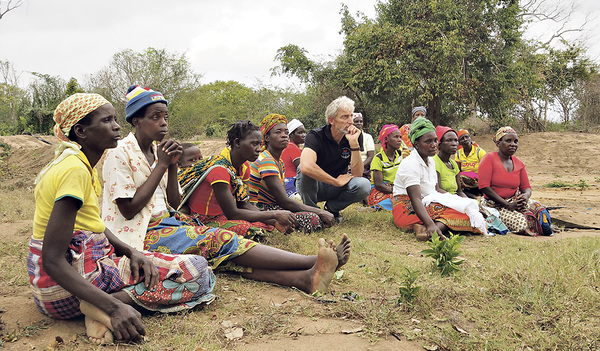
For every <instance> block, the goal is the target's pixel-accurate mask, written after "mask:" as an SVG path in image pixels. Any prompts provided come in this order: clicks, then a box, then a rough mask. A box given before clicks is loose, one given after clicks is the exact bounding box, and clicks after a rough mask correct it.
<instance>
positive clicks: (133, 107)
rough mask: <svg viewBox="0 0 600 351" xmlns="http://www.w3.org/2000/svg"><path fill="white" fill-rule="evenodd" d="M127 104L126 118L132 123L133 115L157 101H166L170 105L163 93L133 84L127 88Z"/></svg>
mask: <svg viewBox="0 0 600 351" xmlns="http://www.w3.org/2000/svg"><path fill="white" fill-rule="evenodd" d="M125 97H126V98H127V106H126V107H125V120H126V121H127V122H128V123H131V121H132V119H133V116H134V115H135V114H136V113H137V112H138V111H139V110H141V109H143V108H144V107H146V106H148V105H152V104H154V103H157V102H164V103H165V105H168V103H167V100H166V99H165V97H164V96H163V94H162V93H160V92H158V91H154V90H152V89H150V88H143V87H141V86H139V85H132V86H130V87H129V89H127V94H126V95H125Z"/></svg>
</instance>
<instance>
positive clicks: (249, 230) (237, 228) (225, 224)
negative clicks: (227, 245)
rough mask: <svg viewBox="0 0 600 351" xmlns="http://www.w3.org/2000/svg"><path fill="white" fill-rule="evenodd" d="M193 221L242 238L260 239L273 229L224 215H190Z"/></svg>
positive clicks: (272, 227) (269, 226)
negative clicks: (227, 231) (195, 220)
mask: <svg viewBox="0 0 600 351" xmlns="http://www.w3.org/2000/svg"><path fill="white" fill-rule="evenodd" d="M192 217H194V218H195V219H197V220H198V221H200V222H201V223H202V224H204V225H205V226H208V227H218V228H221V229H225V230H229V231H232V232H234V233H236V234H237V235H239V236H241V237H242V238H246V239H257V240H258V239H260V238H261V237H265V236H267V235H269V233H270V232H272V231H273V229H275V227H274V226H272V225H268V224H265V223H263V222H248V221H245V220H243V219H228V218H227V217H226V216H225V215H224V214H220V215H216V216H205V215H201V214H198V213H194V214H193V215H192Z"/></svg>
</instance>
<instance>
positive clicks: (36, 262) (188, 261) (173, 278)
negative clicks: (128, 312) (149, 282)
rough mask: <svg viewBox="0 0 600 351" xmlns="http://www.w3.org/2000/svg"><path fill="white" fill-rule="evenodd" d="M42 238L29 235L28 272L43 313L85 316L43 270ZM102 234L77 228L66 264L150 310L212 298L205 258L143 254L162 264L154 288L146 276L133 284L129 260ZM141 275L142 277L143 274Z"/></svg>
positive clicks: (176, 308) (168, 309)
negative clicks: (145, 280)
mask: <svg viewBox="0 0 600 351" xmlns="http://www.w3.org/2000/svg"><path fill="white" fill-rule="evenodd" d="M43 244H44V242H43V241H42V240H36V239H33V238H32V239H30V241H29V255H28V257H27V272H28V273H29V282H30V284H31V288H32V290H33V300H34V301H35V303H36V305H37V307H38V309H39V310H40V312H42V313H43V314H45V315H47V316H50V317H53V318H58V319H68V318H73V317H78V316H81V315H82V313H81V310H80V309H79V299H78V298H77V297H75V296H74V295H73V294H71V293H70V292H68V291H67V290H65V289H64V288H63V287H61V286H60V285H58V284H57V283H56V282H55V281H54V280H53V279H52V278H50V276H49V275H48V274H46V272H44V270H43V268H42V246H43ZM114 251H115V250H114V247H113V246H112V245H111V244H110V243H109V241H108V239H107V238H106V236H105V235H104V233H92V232H84V231H75V232H74V233H73V238H72V239H71V243H70V245H69V248H68V250H67V253H66V254H65V259H66V260H67V262H68V263H69V264H70V265H71V266H72V267H73V269H75V270H76V271H77V273H79V274H80V275H81V276H82V277H84V278H85V279H86V280H87V281H88V282H90V283H91V284H92V285H94V286H96V287H98V288H99V289H100V290H102V291H104V292H106V293H109V294H110V293H113V292H116V291H120V290H124V291H125V292H127V294H128V295H129V296H130V297H131V299H132V300H133V301H134V302H135V303H136V304H137V305H139V306H141V307H143V308H145V309H146V310H150V311H160V312H175V311H180V310H184V309H189V308H192V307H194V306H196V305H198V304H201V303H210V302H211V301H212V300H214V298H215V297H214V295H213V294H212V291H213V288H214V286H215V281H216V279H215V275H214V274H213V272H212V270H211V269H210V267H209V266H208V264H207V262H206V260H205V259H204V258H203V257H200V256H195V255H166V254H162V253H157V252H155V253H150V252H142V253H143V254H144V255H145V256H146V257H147V258H148V259H150V260H151V261H152V262H153V263H154V264H155V265H156V268H158V271H159V273H160V278H159V279H160V281H159V283H158V284H157V286H156V289H155V290H154V291H150V290H148V289H147V288H146V286H145V283H144V280H143V279H141V281H140V282H139V283H137V284H134V283H133V277H132V274H131V267H130V260H129V258H128V257H126V256H121V257H119V256H117V255H116V254H115V253H114ZM142 277H143V275H142Z"/></svg>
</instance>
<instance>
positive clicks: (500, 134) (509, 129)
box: [494, 126, 517, 142]
mask: <svg viewBox="0 0 600 351" xmlns="http://www.w3.org/2000/svg"><path fill="white" fill-rule="evenodd" d="M510 133H514V134H517V132H516V131H515V130H514V129H513V128H512V127H509V126H505V127H501V128H500V129H498V131H497V132H496V135H494V142H497V141H499V140H500V139H502V137H503V136H505V135H506V134H510Z"/></svg>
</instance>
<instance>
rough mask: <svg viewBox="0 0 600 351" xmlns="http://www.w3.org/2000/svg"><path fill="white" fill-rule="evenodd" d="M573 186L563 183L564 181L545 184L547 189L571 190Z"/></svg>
mask: <svg viewBox="0 0 600 351" xmlns="http://www.w3.org/2000/svg"><path fill="white" fill-rule="evenodd" d="M571 186H572V185H571V184H569V183H567V182H563V181H562V180H553V181H551V182H550V183H547V184H544V187H545V188H569V187H571Z"/></svg>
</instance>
